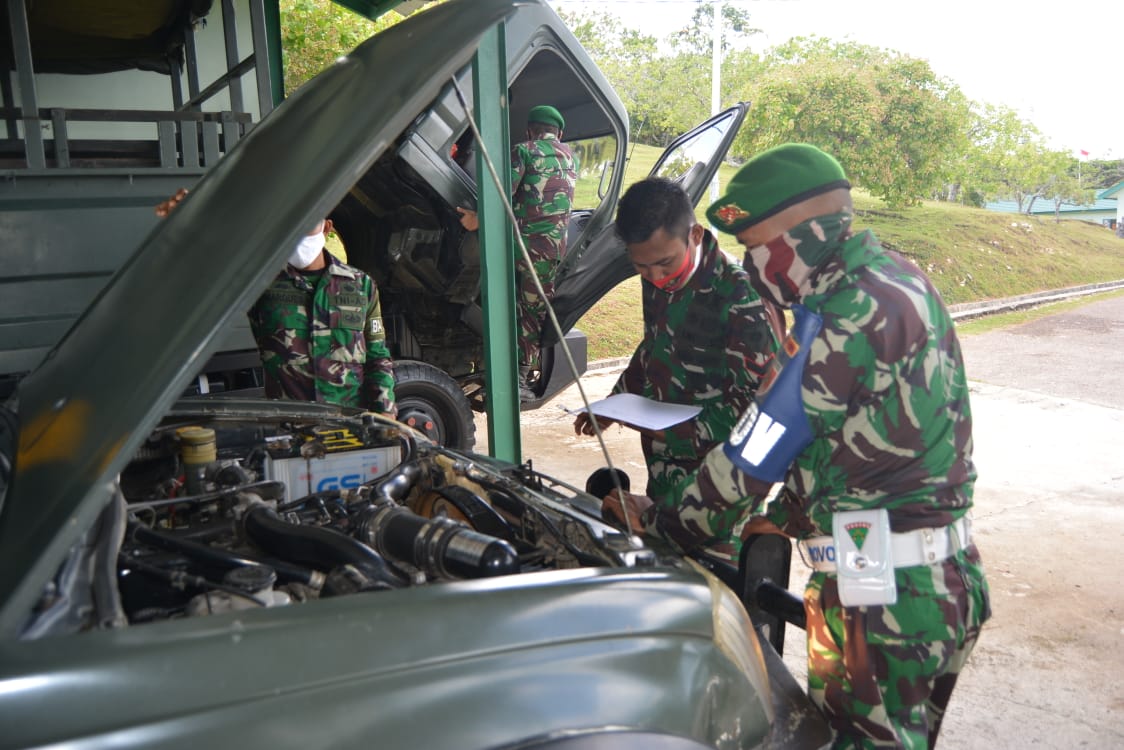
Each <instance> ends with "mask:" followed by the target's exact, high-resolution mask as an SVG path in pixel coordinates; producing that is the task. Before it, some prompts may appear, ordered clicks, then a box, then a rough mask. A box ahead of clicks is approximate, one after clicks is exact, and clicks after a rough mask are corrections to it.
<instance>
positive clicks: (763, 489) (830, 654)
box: [606, 144, 991, 748]
mask: <svg viewBox="0 0 1124 750" xmlns="http://www.w3.org/2000/svg"><path fill="white" fill-rule="evenodd" d="M707 215H708V216H709V217H710V219H711V221H712V222H713V223H714V224H715V225H716V226H718V227H719V228H720V229H721V230H722V231H725V232H728V233H730V234H734V235H736V236H737V238H738V241H739V242H740V243H741V244H742V245H743V246H744V247H745V248H746V259H745V267H746V270H747V271H748V272H749V274H750V276H751V278H752V280H753V285H754V287H755V288H756V289H757V290H758V291H759V292H760V293H761V294H762V295H763V296H764V297H766V298H767V299H772V300H774V301H775V302H777V303H778V304H781V305H783V306H786V307H791V308H792V310H793V312H794V314H795V323H794V326H793V328H792V331H791V333H790V335H789V336H788V337H787V338H786V339H785V341H784V343H783V345H782V347H781V352H780V353H779V354H778V356H777V358H776V359H775V360H774V362H773V363H771V364H770V367H769V371H768V372H767V374H766V375H765V379H764V381H763V382H762V385H761V387H760V388H759V390H758V393H757V396H756V398H755V402H754V405H753V406H752V407H751V408H750V409H749V411H747V412H746V413H745V415H743V417H742V418H741V419H740V420H739V421H738V424H737V425H736V426H735V428H734V431H733V432H732V433H731V436H730V438H729V440H728V441H727V442H726V443H725V444H724V445H723V446H721V447H719V448H716V449H715V450H713V451H711V452H710V453H709V454H708V455H707V457H706V459H705V461H704V462H703V465H702V467H701V468H700V469H699V471H698V472H697V473H696V474H694V475H693V476H691V477H689V478H688V479H686V480H684V482H683V483H681V484H680V485H679V486H678V487H676V489H675V491H674V492H672V493H670V494H669V495H667V496H665V497H661V498H656V499H655V503H651V502H650V501H648V500H647V499H646V498H642V497H638V496H633V495H629V496H626V498H625V501H624V503H623V506H624V511H625V512H627V513H628V514H629V517H630V519H632V520H634V521H635V522H636V524H637V525H638V526H639V527H640V528H643V529H646V530H647V532H648V533H655V534H659V535H661V536H664V537H666V538H669V539H671V540H672V541H674V542H676V543H677V544H679V545H681V546H683V547H693V546H697V545H699V544H705V543H707V542H708V541H709V540H711V539H715V538H722V537H724V536H725V535H727V534H728V533H729V526H730V525H731V524H732V523H733V519H736V518H738V517H740V515H741V514H742V513H744V512H746V511H747V510H749V511H752V512H759V511H760V510H761V509H762V504H763V503H764V501H765V498H766V495H767V493H768V492H769V490H770V489H771V487H772V483H773V482H777V481H783V482H784V485H783V488H782V490H781V493H780V495H779V499H778V500H777V501H775V502H772V503H770V504H769V507H768V509H767V510H766V514H767V516H768V517H769V518H770V519H771V520H773V521H774V522H775V523H777V524H778V525H780V526H781V527H782V528H783V529H784V530H785V531H786V532H787V533H789V534H791V535H793V536H795V537H797V538H798V539H800V540H803V541H802V543H801V547H802V549H803V550H806V551H807V552H808V553H811V554H810V557H811V558H812V565H813V568H814V572H813V573H812V575H811V578H810V579H809V581H808V585H807V587H806V589H805V595H804V604H805V611H806V614H807V620H808V632H807V638H808V689H809V693H810V695H811V697H812V698H813V700H815V701H816V703H817V704H818V705H819V706H820V707H821V708H822V709H823V711H824V713H825V715H826V716H827V717H828V719H829V721H830V722H831V724H832V726H833V728H834V729H835V731H836V737H835V741H834V745H833V746H834V747H837V748H925V747H932V746H933V745H934V743H935V742H936V739H937V733H938V731H939V730H940V725H941V719H942V717H943V715H944V711H945V708H946V707H947V705H948V701H949V698H950V696H951V694H952V690H953V686H954V685H955V683H956V678H957V676H958V675H959V673H960V670H961V669H962V667H963V666H964V664H965V661H966V660H967V658H968V655H969V653H970V652H971V650H972V647H973V646H974V645H975V642H976V639H977V638H978V636H979V632H980V627H981V625H982V624H983V623H984V621H986V620H987V618H988V617H989V616H990V614H991V612H990V604H989V595H988V587H987V582H986V580H985V578H984V572H983V568H982V565H981V562H980V556H979V552H978V551H977V549H976V546H975V545H974V544H973V543H972V542H971V540H970V538H969V526H968V520H967V515H968V511H969V509H970V508H971V506H972V488H973V484H974V481H975V477H976V471H975V467H974V465H973V463H972V421H971V411H970V408H969V402H968V384H967V381H966V378H965V374H964V365H963V360H962V357H961V353H960V345H959V342H958V340H957V337H956V332H955V329H954V328H953V324H952V321H951V319H950V317H949V315H948V312H947V310H946V309H945V306H944V304H943V303H942V301H941V299H940V295H939V294H938V292H937V291H936V289H935V288H934V287H933V286H932V285H931V283H930V282H929V280H928V279H927V278H926V277H925V275H924V274H923V273H921V271H920V270H918V269H917V267H916V266H914V265H913V264H912V263H910V262H909V261H908V260H906V259H905V258H903V257H902V256H900V255H898V254H897V253H894V252H890V251H887V250H885V249H883V248H882V247H881V246H880V245H879V243H878V241H877V239H875V237H874V236H873V235H872V234H871V233H870V232H869V231H867V232H862V233H860V234H855V233H854V232H853V230H852V227H851V221H852V218H853V208H852V204H851V199H850V184H849V183H848V182H847V180H846V178H845V175H844V173H843V170H842V168H841V167H840V166H839V164H838V163H837V162H836V161H835V160H834V159H833V158H831V157H830V156H829V155H827V154H825V153H824V152H822V151H820V150H819V149H817V148H815V147H813V146H809V145H806V144H785V145H783V146H779V147H777V148H774V149H770V150H769V151H766V152H764V153H762V154H759V155H758V156H757V157H755V158H753V159H751V160H750V161H749V162H747V163H746V165H745V166H743V167H742V169H741V170H739V172H738V174H737V176H736V177H735V178H734V180H733V181H732V182H731V183H730V186H729V187H728V189H727V192H726V195H725V196H724V197H723V198H721V199H720V200H718V201H717V202H716V203H714V204H713V205H712V206H711V207H710V208H709V210H708V212H707ZM606 505H607V506H608V508H609V509H610V510H611V511H612V509H614V508H615V509H617V511H618V512H620V508H621V505H622V504H621V503H615V498H611V499H610V500H608V501H607V503H606ZM883 510H884V511H886V512H885V513H882V511H883ZM856 511H857V512H856ZM856 517H861V518H868V517H870V518H874V519H875V521H874V522H870V521H866V522H865V526H864V525H863V524H862V523H858V522H854V523H850V522H847V523H838V522H839V521H840V520H841V519H847V518H856ZM879 520H880V521H882V522H887V523H888V529H887V530H886V531H885V533H884V534H883V533H882V532H881V531H878V529H877V527H878V521H879ZM886 537H888V538H889V539H888V540H887V539H885V538H886ZM872 538H874V539H879V538H882V539H883V542H881V543H877V544H873V546H871V547H869V548H868V546H866V545H872V542H871V539H872ZM837 550H838V553H837ZM817 553H818V554H817ZM887 561H888V562H887ZM868 564H869V565H870V568H869V570H868V571H866V573H865V574H864V573H863V571H862V568H863V567H864V566H867V565H868ZM879 572H885V576H883V577H881V578H879V577H878V575H877V574H878V573H879ZM863 575H867V576H868V578H866V579H863V578H862V576H863ZM864 580H865V581H871V580H874V581H876V582H878V583H880V585H884V587H883V588H882V589H881V590H878V591H877V594H876V595H875V596H874V597H873V599H871V600H867V599H866V598H865V597H866V596H868V595H869V590H868V591H866V592H863V593H862V595H861V596H858V598H857V601H858V602H862V603H856V589H855V588H854V586H855V585H856V584H857V583H858V584H861V583H862V582H863V581H864ZM848 597H850V600H849V601H846V604H845V600H847V599H848ZM871 602H872V603H871Z"/></svg>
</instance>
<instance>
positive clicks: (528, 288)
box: [515, 258, 561, 370]
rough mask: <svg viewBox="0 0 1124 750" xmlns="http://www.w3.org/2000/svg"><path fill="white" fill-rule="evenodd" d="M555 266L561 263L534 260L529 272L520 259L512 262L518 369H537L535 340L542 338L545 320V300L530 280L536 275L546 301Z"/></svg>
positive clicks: (539, 364)
mask: <svg viewBox="0 0 1124 750" xmlns="http://www.w3.org/2000/svg"><path fill="white" fill-rule="evenodd" d="M559 263H561V261H560V260H558V259H557V258H546V259H542V260H536V261H534V270H533V272H532V271H529V270H528V268H527V264H526V262H525V261H524V260H523V259H519V260H517V261H516V263H515V275H516V284H517V286H516V289H515V296H516V299H515V302H516V305H517V306H518V313H517V314H518V316H519V318H518V320H517V321H516V323H517V324H518V327H519V366H520V367H522V368H530V369H532V370H538V369H540V368H541V366H542V360H541V357H540V356H539V341H540V340H541V339H542V327H543V321H544V320H545V319H546V301H545V300H543V298H542V297H540V296H539V290H538V289H536V288H535V281H534V277H535V276H537V277H538V279H539V283H540V284H542V288H543V291H544V292H546V299H548V300H549V299H551V298H553V297H554V277H555V275H556V274H557V273H558V265H559ZM532 273H533V274H534V276H532Z"/></svg>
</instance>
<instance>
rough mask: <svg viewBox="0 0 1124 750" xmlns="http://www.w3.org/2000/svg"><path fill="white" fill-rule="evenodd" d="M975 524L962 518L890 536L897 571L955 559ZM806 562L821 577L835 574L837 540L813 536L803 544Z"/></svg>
mask: <svg viewBox="0 0 1124 750" xmlns="http://www.w3.org/2000/svg"><path fill="white" fill-rule="evenodd" d="M970 529H971V523H970V522H969V521H968V517H967V516H965V517H963V518H960V519H958V520H956V521H954V522H953V523H951V524H949V525H948V526H942V527H940V528H936V529H915V530H913V531H905V532H902V533H900V534H890V544H891V554H892V555H893V557H892V558H891V559H892V560H893V561H894V567H895V568H912V567H914V566H916V565H932V564H933V563H938V562H941V561H942V560H944V559H945V558H948V557H951V556H952V555H954V554H956V553H957V552H958V551H960V550H962V549H964V548H965V547H967V546H968V536H969V533H970ZM800 544H801V546H802V547H803V548H804V562H806V563H808V564H809V565H811V566H812V570H815V571H816V572H819V573H834V572H835V540H834V539H832V538H831V537H830V536H813V537H810V538H808V539H802V540H800Z"/></svg>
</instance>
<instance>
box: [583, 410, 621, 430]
mask: <svg viewBox="0 0 1124 750" xmlns="http://www.w3.org/2000/svg"><path fill="white" fill-rule="evenodd" d="M594 419H596V420H597V426H598V427H600V428H601V429H602V430H604V429H605V428H606V427H608V426H609V425H611V424H613V420H611V419H606V418H605V417H592V416H591V415H590V413H589V412H587V411H583V412H582V413H581V414H579V415H578V416H577V417H575V418H574V434H575V435H593V434H595V433H594V431H593V420H594Z"/></svg>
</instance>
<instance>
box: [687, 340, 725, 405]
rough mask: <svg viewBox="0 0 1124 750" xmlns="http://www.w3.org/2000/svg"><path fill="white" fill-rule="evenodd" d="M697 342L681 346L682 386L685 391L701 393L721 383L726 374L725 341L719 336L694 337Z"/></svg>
mask: <svg viewBox="0 0 1124 750" xmlns="http://www.w3.org/2000/svg"><path fill="white" fill-rule="evenodd" d="M696 341H697V344H695V345H693V346H688V347H682V348H680V350H679V361H680V363H681V364H682V366H683V387H684V390H685V391H686V392H687V393H691V394H695V395H696V396H697V395H701V394H703V393H706V392H707V391H709V390H710V389H712V388H715V387H718V386H720V385H721V383H722V381H723V379H724V378H725V374H726V342H725V340H724V339H723V338H722V337H720V336H716V337H702V341H699V340H698V339H697V338H696Z"/></svg>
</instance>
